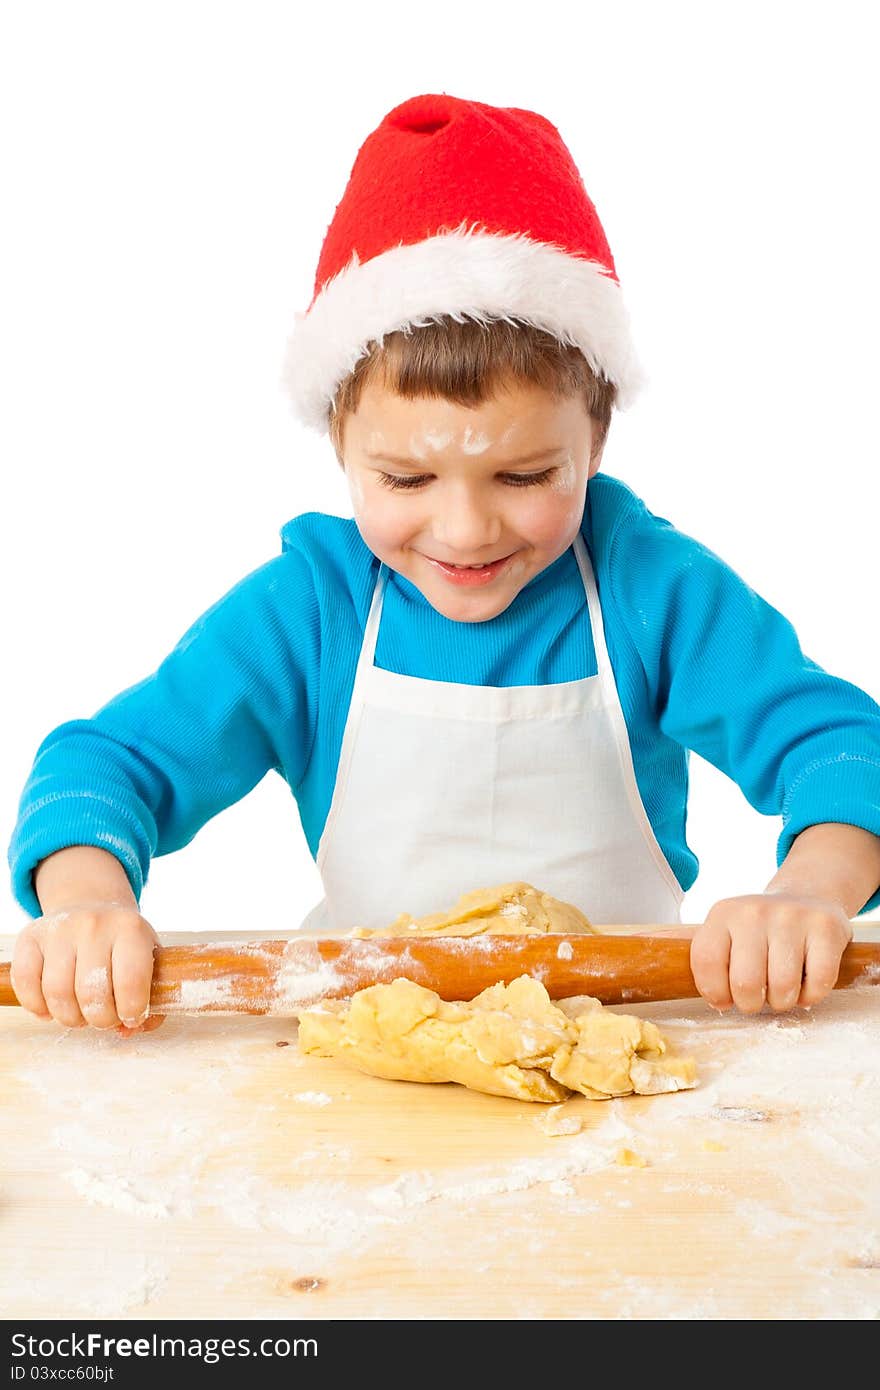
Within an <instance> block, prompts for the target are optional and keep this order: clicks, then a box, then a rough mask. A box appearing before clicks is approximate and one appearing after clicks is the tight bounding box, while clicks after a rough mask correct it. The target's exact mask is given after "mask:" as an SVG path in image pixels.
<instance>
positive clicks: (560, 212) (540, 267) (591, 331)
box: [283, 93, 642, 433]
mask: <svg viewBox="0 0 880 1390" xmlns="http://www.w3.org/2000/svg"><path fill="white" fill-rule="evenodd" d="M442 315H450V316H451V317H453V318H454V319H456V320H457V321H459V322H463V321H464V319H465V318H470V319H475V320H478V321H481V322H488V321H490V320H493V319H506V320H509V321H512V322H520V323H526V324H531V325H534V326H535V327H537V328H543V329H545V330H546V331H547V332H548V333H552V334H553V335H554V337H556V338H557V339H559V341H560V342H562V343H564V344H567V345H573V346H575V347H577V348H579V349H580V351H581V352H582V353H583V355H584V357H585V358H586V359H587V361H588V362H589V363H590V366H591V367H592V368H593V370H594V371H595V372H596V373H597V374H598V375H601V376H604V377H605V379H606V380H607V381H610V382H613V383H614V384H615V385H616V386H617V404H618V406H620V407H621V408H626V406H627V405H629V404H630V402H631V400H632V399H633V397H634V396H635V394H636V392H637V391H638V389H639V387H640V386H641V385H642V373H641V370H640V367H639V364H638V362H637V360H636V357H635V354H634V351H633V346H632V342H631V339H630V330H629V319H628V315H627V312H626V308H625V306H624V303H623V299H622V296H621V291H620V284H619V282H618V278H617V272H616V270H615V267H614V260H613V258H612V255H611V251H610V249H609V246H608V241H607V239H606V237H605V233H604V231H603V229H602V225H601V223H600V221H599V218H598V216H597V214H596V209H595V208H594V206H593V204H592V202H591V201H590V198H589V196H588V195H587V191H586V189H585V187H584V183H583V180H582V178H581V176H580V173H579V172H578V169H577V166H576V165H575V163H574V160H573V158H572V156H571V154H570V152H569V150H568V149H567V147H566V145H565V144H564V142H563V140H562V137H561V136H560V134H559V131H558V130H557V129H556V127H555V126H554V125H552V124H551V123H550V121H549V120H547V118H546V117H544V116H540V115H538V113H537V112H535V111H525V110H520V109H519V108H517V107H499V106H486V105H484V104H483V103H482V102H478V101H465V100H463V99H462V98H459V97H453V96H449V95H448V94H447V93H442V94H428V95H424V96H415V97H411V98H410V99H409V100H408V101H405V102H403V103H402V104H401V105H400V106H396V107H395V108H394V109H393V110H392V111H389V113H388V115H387V116H385V118H384V119H383V120H382V122H381V123H380V125H379V126H377V128H376V129H375V130H374V131H373V132H372V134H371V135H369V136H368V137H367V139H366V140H365V141H364V143H363V145H362V146H361V148H360V150H359V151H358V154H357V158H356V159H355V162H354V165H353V167H352V170H351V175H350V177H349V180H348V184H347V186H346V189H345V192H344V194H343V196H342V200H341V202H340V203H339V204H338V205H337V208H336V211H335V213H334V215H333V220H332V222H331V223H330V226H329V228H328V229H327V235H326V237H325V238H324V245H323V247H322V250H321V256H320V260H319V262H318V270H317V274H316V277H315V288H314V294H313V296H312V302H311V304H310V305H309V307H308V309H307V310H306V311H305V312H304V313H298V314H296V316H295V327H294V330H293V333H292V334H291V337H290V339H289V342H288V345H287V351H286V354H285V360H284V370H283V384H284V385H285V387H286V388H287V390H288V391H289V392H290V395H291V397H292V401H293V407H294V411H295V414H296V416H297V418H298V419H299V420H301V421H302V423H303V424H305V425H308V426H310V427H311V428H313V429H316V430H318V431H319V432H321V433H326V432H327V428H328V422H329V410H330V406H331V403H332V401H333V398H334V396H335V394H336V391H337V388H338V387H339V385H340V383H341V382H342V381H343V380H344V379H345V377H346V376H348V374H349V373H350V372H351V371H353V369H354V367H355V366H356V364H357V362H358V360H359V359H360V358H361V357H362V356H363V354H364V353H365V352H366V351H367V349H368V345H369V344H370V343H371V342H373V341H376V342H377V343H379V344H380V345H381V343H382V340H383V338H384V335H385V334H386V333H391V332H394V331H395V330H396V329H411V328H418V327H422V326H424V325H425V324H427V323H429V322H431V321H432V320H434V319H436V318H438V317H440V316H442Z"/></svg>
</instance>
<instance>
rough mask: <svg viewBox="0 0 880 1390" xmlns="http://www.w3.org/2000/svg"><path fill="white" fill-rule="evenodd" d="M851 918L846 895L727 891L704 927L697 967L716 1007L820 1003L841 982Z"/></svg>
mask: <svg viewBox="0 0 880 1390" xmlns="http://www.w3.org/2000/svg"><path fill="white" fill-rule="evenodd" d="M851 940H852V923H851V922H850V919H849V918H848V917H847V915H846V913H845V912H844V910H843V908H842V907H841V906H840V904H839V903H834V902H827V901H825V900H824V899H822V898H811V897H801V896H798V895H796V894H793V893H778V892H771V893H756V894H754V895H753V896H748V897H741V898H723V899H722V900H721V902H717V903H716V904H715V906H714V907H713V908H712V909H711V911H710V912H709V915H708V917H707V918H706V920H705V922H704V923H703V924H702V926H699V927H697V929H696V931H695V932H694V935H693V938H692V941H691V970H692V971H693V976H694V980H695V982H696V986H697V989H698V990H699V991H700V994H702V996H703V998H704V999H706V1000H708V1002H709V1003H710V1004H711V1005H712V1006H713V1008H716V1009H729V1008H730V1007H731V1005H732V1004H735V1005H736V1007H737V1008H738V1009H739V1010H740V1012H741V1013H745V1014H755V1013H758V1012H759V1011H760V1010H761V1008H762V1007H763V1005H764V1003H765V1001H766V1003H768V1004H769V1005H770V1007H771V1009H774V1010H775V1011H776V1012H777V1013H779V1012H782V1011H784V1010H786V1009H793V1008H795V1006H796V1005H801V1006H808V1005H811V1004H818V1003H819V1001H820V1000H821V999H824V998H825V996H826V995H827V994H829V993H830V992H831V990H832V989H833V988H834V983H835V981H836V979H837V972H838V969H839V967H840V957H841V956H842V955H843V952H844V949H845V948H846V946H847V945H848V943H849V942H850V941H851Z"/></svg>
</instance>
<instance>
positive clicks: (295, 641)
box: [9, 95, 880, 1029]
mask: <svg viewBox="0 0 880 1390" xmlns="http://www.w3.org/2000/svg"><path fill="white" fill-rule="evenodd" d="M287 367H288V370H287V377H288V381H289V385H290V387H291V389H292V393H293V399H294V402H295V405H296V408H297V412H298V414H299V417H300V418H301V419H302V420H303V422H304V423H306V424H309V425H311V426H313V427H315V428H317V429H319V430H323V431H329V433H330V435H331V439H332V442H333V444H334V448H335V450H336V453H337V456H338V458H339V461H340V463H341V464H342V466H343V468H344V469H345V473H346V476H347V479H348V483H349V487H350V492H351V498H352V506H353V511H354V521H346V520H342V519H340V518H335V517H328V516H322V515H317V514H312V515H306V516H300V517H296V518H294V520H293V521H291V522H289V523H288V525H287V526H285V527H284V529H283V531H282V539H283V552H282V555H281V556H279V557H277V558H276V559H274V560H272V561H270V562H269V563H268V564H266V565H264V566H262V567H261V568H260V569H258V570H256V571H255V572H254V573H252V574H251V575H249V576H247V577H246V578H245V579H243V580H242V581H241V582H240V583H239V584H238V585H236V586H235V588H233V589H232V590H231V591H230V592H229V593H228V594H227V595H225V596H224V597H223V598H222V599H220V600H219V602H218V603H216V604H215V605H214V606H213V607H212V608H211V609H209V610H208V612H206V613H205V614H204V615H203V616H202V617H201V618H200V619H199V620H198V621H197V622H196V623H195V624H194V625H193V627H191V628H190V629H189V631H188V632H187V633H186V634H185V635H184V637H183V638H182V639H181V641H180V642H179V643H178V645H177V647H176V648H175V649H174V651H173V652H172V653H171V654H170V655H169V656H168V657H167V658H166V660H165V661H164V662H163V663H162V665H161V666H160V667H159V669H158V670H157V671H156V672H155V673H154V674H153V675H152V676H150V677H148V678H147V679H146V680H144V681H142V682H141V683H140V684H139V685H136V686H134V687H132V688H131V689H130V690H128V691H124V692H122V693H121V694H120V695H118V696H117V697H116V698H115V699H114V700H111V701H110V703H109V704H108V705H106V706H105V707H104V708H103V709H102V710H99V711H98V713H97V714H96V715H95V716H94V718H93V719H91V720H75V721H70V722H69V723H66V724H62V725H61V726H60V727H59V728H57V729H56V730H54V731H53V732H52V733H51V734H50V735H49V736H48V737H47V739H45V740H44V741H43V743H42V744H41V746H40V748H39V749H38V751H37V756H36V760H35V764H34V768H33V771H32V773H31V776H30V778H29V780H28V783H27V785H26V787H25V790H24V794H23V796H22V801H21V806H20V810H19V819H18V824H17V826H16V828H15V832H14V835H13V840H12V844H11V846H10V856H9V857H10V864H11V867H12V873H13V886H14V891H15V894H16V896H17V899H18V901H19V903H20V904H21V905H22V906H23V907H24V908H25V910H26V911H28V912H29V913H30V914H31V916H32V917H35V918H36V919H37V920H35V921H34V922H32V923H30V924H29V925H27V926H25V928H24V929H23V930H22V932H21V933H20V936H19V939H18V942H17V946H16V952H15V958H14V962H13V980H14V985H15V988H16V991H17V993H18V995H19V998H20V999H21V1002H22V1003H23V1004H24V1005H25V1007H27V1008H29V1009H31V1010H33V1011H34V1012H35V1013H36V1014H39V1015H40V1016H43V1017H53V1018H55V1019H56V1020H57V1021H59V1022H61V1023H63V1024H66V1025H67V1026H71V1027H77V1026H82V1025H83V1024H91V1025H93V1026H95V1027H103V1028H107V1027H115V1026H122V1027H123V1028H126V1029H128V1028H137V1027H141V1026H151V1025H153V1024H154V1023H155V1020H153V1019H148V1018H147V1015H148V999H149V985H150V976H151V970H152V950H153V946H154V944H155V941H156V938H155V934H154V932H153V929H152V927H151V926H150V924H149V923H147V922H146V921H145V920H144V918H143V917H141V916H140V913H139V909H138V899H139V897H140V893H141V890H142V888H143V884H144V882H145V881H146V877H147V872H148V868H149V863H150V860H151V858H152V856H153V855H155V854H164V853H169V852H171V851H172V850H175V849H178V848H180V847H181V846H182V845H184V844H186V843H187V842H188V841H189V840H190V839H191V838H192V837H193V835H195V833H196V832H197V831H198V829H199V827H200V826H201V825H203V824H204V823H205V822H206V821H207V820H208V819H210V818H211V817H212V816H213V815H216V814H217V813H218V812H219V811H220V810H222V809H223V808H224V807H225V806H229V805H231V804H232V803H234V802H235V801H237V800H238V799H239V798H240V797H242V796H244V795H245V794H246V793H247V792H248V791H249V790H250V789H251V788H252V787H253V786H255V785H256V783H257V782H258V781H259V780H260V779H261V778H262V777H263V776H264V775H265V773H266V772H268V771H270V770H273V769H274V770H275V771H277V772H279V773H280V774H281V775H282V776H283V777H285V779H286V780H287V782H288V784H289V785H290V787H291V789H292V791H293V793H294V795H295V796H296V798H297V803H298V807H299V811H300V816H301V820H302V823H303V828H304V830H305V833H306V836H307V839H308V842H309V845H310V848H311V850H312V852H313V854H315V856H316V859H317V863H318V867H319V869H320V871H321V875H322V880H323V885H324V889H325V894H326V896H325V899H324V901H323V902H322V903H321V904H320V905H319V907H318V908H317V909H315V911H314V912H313V913H312V914H311V915H310V917H309V918H308V919H307V922H306V924H305V925H306V927H307V929H308V930H309V931H313V932H321V933H326V932H334V931H336V932H338V931H346V930H348V929H350V928H351V927H353V926H355V925H362V926H381V925H383V924H386V923H388V922H389V921H391V920H392V918H393V917H395V916H396V915H397V914H398V912H400V911H401V910H403V909H405V910H407V911H409V912H411V913H413V914H414V915H419V914H421V913H426V912H429V911H433V910H436V909H438V908H440V907H442V906H443V905H444V904H445V903H447V902H450V901H453V900H454V899H456V898H457V897H458V896H459V895H460V893H462V892H464V891H466V890H468V889H470V888H473V887H476V886H478V885H480V884H484V883H485V884H488V883H492V882H502V881H505V880H511V879H527V880H530V881H532V882H534V883H536V884H538V885H539V886H540V887H541V888H542V889H544V890H546V891H547V892H549V893H552V894H553V895H554V896H556V897H559V898H562V899H564V900H567V901H571V902H573V903H575V904H576V905H577V906H579V907H581V908H582V909H583V910H584V911H585V912H586V913H587V915H588V916H589V917H590V918H591V919H592V920H593V921H594V922H597V923H613V922H628V923H662V922H676V921H678V920H679V916H680V905H681V899H682V896H683V892H684V891H685V889H687V888H688V887H690V885H691V883H692V882H693V880H694V878H695V877H696V871H697V865H696V860H695V858H694V856H693V854H692V853H691V852H690V850H689V849H688V847H687V844H686V841H685V837H684V826H685V812H686V800H687V756H688V750H689V749H694V750H695V751H697V752H699V753H700V754H701V755H702V756H704V757H706V758H708V759H709V760H710V761H712V762H713V763H715V764H716V765H717V766H719V767H721V768H722V769H723V770H724V771H725V772H727V773H728V775H730V776H731V777H733V778H734V780H736V781H737V782H738V784H739V785H740V787H741V788H742V790H743V792H744V793H745V795H746V796H747V797H748V798H749V800H750V801H751V802H752V804H753V805H754V806H756V808H757V809H758V810H760V811H762V812H764V813H765V814H780V815H781V816H782V819H783V829H782V834H781V836H780V839H779V845H778V850H777V857H778V863H779V871H778V872H777V874H776V875H775V877H774V878H773V880H772V881H771V883H770V884H768V885H767V887H766V889H765V890H764V892H763V893H756V894H754V895H752V896H746V897H741V898H735V899H727V900H724V901H722V902H720V903H718V904H716V905H715V907H713V909H712V911H711V912H710V913H709V915H708V917H707V919H706V922H705V923H703V924H702V925H701V926H700V927H698V928H697V929H696V931H695V932H694V936H693V943H692V954H691V961H692V967H693V970H694V975H695V979H696V982H697V985H698V987H699V989H700V991H701V993H702V994H703V995H704V996H705V998H706V999H707V1000H708V1001H709V1002H710V1003H712V1004H713V1005H714V1006H715V1007H717V1008H720V1009H723V1008H728V1007H730V1006H732V1005H736V1006H737V1007H738V1008H740V1009H741V1010H743V1011H745V1012H755V1011H757V1010H759V1009H760V1008H761V1007H762V1006H763V1005H764V1003H765V1002H767V1003H769V1005H770V1007H771V1008H773V1009H775V1010H782V1009H789V1008H791V1007H793V1006H794V1005H796V1004H801V1005H810V1004H812V1003H815V1002H818V1001H819V1000H821V999H822V998H823V997H824V996H825V995H826V994H827V993H828V991H829V990H830V989H831V988H832V986H833V984H834V980H835V978H836V975H837V968H838V964H839V960H840V955H841V953H842V951H843V949H844V946H845V945H846V943H847V942H848V940H849V939H850V937H851V925H850V918H851V916H853V915H854V914H855V913H857V912H859V911H863V910H866V908H868V907H873V906H875V904H876V902H877V901H880V894H878V891H877V890H878V885H880V838H878V837H880V708H878V706H877V705H876V704H875V703H874V702H873V701H872V700H871V699H870V698H869V697H868V696H867V694H865V692H863V691H861V690H859V689H858V688H856V687H855V686H853V685H851V684H849V683H848V682H846V681H844V680H841V679H839V678H836V677H834V676H832V675H830V674H828V673H827V672H825V671H823V670H821V668H819V667H818V666H816V665H815V663H813V662H811V661H809V660H808V659H807V658H806V657H805V656H804V655H803V653H802V652H801V650H800V647H799V644H798V642H797V638H796V635H795V633H794V631H793V629H792V628H791V626H790V624H789V623H788V622H787V621H786V620H785V619H784V618H783V617H782V615H781V614H779V613H778V612H777V611H776V610H775V609H773V608H772V607H771V606H770V605H769V604H767V603H765V602H764V601H763V600H762V599H761V598H759V596H758V595H757V594H755V593H754V592H753V591H752V590H751V589H749V588H748V586H747V585H746V584H745V583H744V582H743V581H742V580H741V579H740V578H739V577H738V576H737V575H735V574H734V573H733V571H732V570H730V569H729V568H728V567H727V566H726V565H725V564H724V563H723V561H721V560H720V559H719V558H718V557H717V556H715V555H714V554H712V552H711V551H709V550H707V549H706V548H705V547H703V546H701V545H700V544H699V543H698V542H696V541H695V540H693V539H692V538H690V537H688V536H685V535H683V534H682V533H680V532H677V531H676V530H675V529H674V528H673V527H672V526H671V525H670V523H669V522H667V521H665V520H664V519H663V518H660V517H656V516H653V515H652V514H651V513H650V512H649V511H648V510H647V508H646V507H645V506H644V504H643V503H642V502H641V501H640V500H639V499H638V498H637V497H636V496H635V495H634V494H633V493H632V492H631V491H630V490H629V489H628V488H627V487H625V485H624V484H623V483H620V482H618V481H617V480H615V479H613V478H608V477H604V476H602V475H601V474H599V468H600V463H601V458H602V452H603V449H604V444H605V440H606V436H607V433H608V428H609V423H610V415H611V410H612V408H613V407H614V406H615V405H618V406H621V405H625V404H627V403H628V402H629V401H630V400H631V398H632V396H633V394H634V392H635V390H636V388H637V386H638V383H639V375H638V370H637V367H636V364H635V360H634V356H633V352H632V347H631V344H630V339H629V329H628V321H627V318H626V314H625V311H624V308H623V304H622V300H621V295H620V287H619V284H618V281H617V276H616V272H615V267H614V262H613V259H612V256H611V252H610V249H609V247H608V243H607V240H606V238H605V235H604V232H603V230H602V227H601V225H600V223H599V220H598V217H597V215H596V211H595V208H594V207H593V205H592V203H591V201H590V199H589V197H588V196H587V193H586V190H585V188H584V185H583V182H582V180H581V177H580V175H579V173H578V171H577V169H576V167H575V165H574V163H573V161H572V158H571V155H570V154H569V152H568V150H567V148H566V147H565V145H564V143H563V142H562V140H561V137H560V135H559V132H558V131H557V130H556V129H555V127H554V126H552V125H551V124H550V122H549V121H547V120H546V119H545V118H544V117H542V116H540V115H537V114H536V113H534V112H530V111H524V110H519V109H515V108H511V109H506V108H504V109H502V108H495V107H490V106H486V105H484V104H481V103H478V102H472V101H465V100H460V99H457V98H454V97H450V96H448V95H426V96H421V97H415V98H412V99H411V100H409V101H406V102H404V103H403V104H402V105H400V106H398V107H396V108H395V109H394V110H393V111H391V112H390V113H389V114H388V115H387V116H386V117H385V119H384V120H383V121H382V122H381V124H380V125H379V127H378V128H377V130H375V131H374V132H373V133H372V135H371V136H370V137H369V138H368V139H367V141H366V142H365V143H364V145H363V146H362V148H361V150H360V152H359V154H358V157H357V159H356V161H355V164H354V166H353V169H352V171H351V176H350V179H349V183H348V186H347V188H346V191H345V195H344V197H343V199H342V201H341V202H340V204H339V206H338V207H337V209H336V212H335V214H334V218H333V221H332V223H331V225H330V227H329V229H328V232H327V235H326V238H325V241H324V246H323V249H322V253H321V258H320V261H319V265H318V273H317V276H316V282H315V294H314V297H313V300H312V303H311V305H310V306H309V309H308V311H307V312H306V313H305V314H303V315H300V316H299V321H298V324H297V327H296V331H295V333H294V336H293V339H292V342H291V348H290V354H289V359H288V364H287ZM40 914H42V916H41V915H40Z"/></svg>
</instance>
